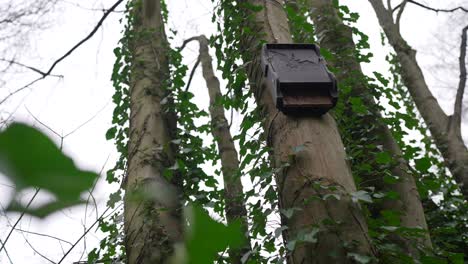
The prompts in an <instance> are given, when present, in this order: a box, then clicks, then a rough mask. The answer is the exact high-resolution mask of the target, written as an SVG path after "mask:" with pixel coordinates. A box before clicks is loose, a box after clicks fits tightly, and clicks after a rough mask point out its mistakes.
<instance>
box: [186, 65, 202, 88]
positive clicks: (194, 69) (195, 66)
mask: <svg viewBox="0 0 468 264" xmlns="http://www.w3.org/2000/svg"><path fill="white" fill-rule="evenodd" d="M199 64H200V57H198V58H197V61H196V62H195V65H193V69H192V72H190V77H189V79H188V82H187V86H186V87H185V91H186V92H187V91H188V89H189V88H190V84H191V83H192V79H193V76H194V75H195V71H196V70H197V67H198V65H199Z"/></svg>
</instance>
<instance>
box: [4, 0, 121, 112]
mask: <svg viewBox="0 0 468 264" xmlns="http://www.w3.org/2000/svg"><path fill="white" fill-rule="evenodd" d="M122 2H123V0H118V1H117V2H115V3H114V5H113V6H111V7H110V8H109V9H107V11H106V12H105V13H104V15H103V16H102V17H101V19H100V20H99V21H98V23H97V24H96V26H95V27H94V28H93V30H91V32H90V33H89V34H88V35H87V36H86V37H85V38H83V39H82V40H80V41H79V42H78V43H77V44H75V46H73V47H72V48H71V49H70V50H69V51H67V52H66V53H65V54H64V55H62V56H61V57H60V58H58V59H57V60H56V61H55V62H54V63H52V65H51V66H50V68H49V69H48V70H47V71H44V72H43V73H44V75H42V76H41V77H40V78H37V79H35V80H33V81H32V82H30V83H28V84H27V85H25V86H23V87H21V88H19V89H17V90H16V91H14V92H12V93H10V94H9V95H7V96H6V97H5V98H4V99H3V100H2V101H0V104H2V103H4V102H5V101H6V100H8V99H9V98H10V97H11V96H13V95H14V94H16V93H18V92H20V91H22V90H24V89H27V88H28V87H30V86H31V85H33V84H34V83H36V82H38V81H40V80H43V79H45V78H46V77H47V76H50V75H51V74H52V71H53V70H54V69H55V67H56V66H57V64H59V63H60V62H61V61H63V60H64V59H65V58H67V57H68V56H70V55H71V54H72V53H73V52H74V51H75V50H76V49H77V48H79V47H80V46H81V45H83V43H85V42H86V41H88V40H89V39H90V38H91V37H92V36H94V34H96V32H97V31H98V29H99V28H100V27H101V25H102V23H104V21H105V20H106V18H107V17H108V16H109V14H110V13H111V12H112V11H114V10H115V8H117V6H119V5H120V4H121V3H122Z"/></svg>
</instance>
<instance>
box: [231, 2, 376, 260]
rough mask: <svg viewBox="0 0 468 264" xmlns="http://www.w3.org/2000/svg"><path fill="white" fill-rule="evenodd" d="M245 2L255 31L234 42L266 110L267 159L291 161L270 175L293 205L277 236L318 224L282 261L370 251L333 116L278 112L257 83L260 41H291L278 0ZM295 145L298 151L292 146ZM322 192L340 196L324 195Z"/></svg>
mask: <svg viewBox="0 0 468 264" xmlns="http://www.w3.org/2000/svg"><path fill="white" fill-rule="evenodd" d="M245 2H247V3H249V4H253V5H255V6H260V7H262V10H261V11H259V12H252V11H249V10H246V14H248V15H247V16H248V19H247V21H251V20H249V19H252V20H254V21H251V22H252V23H250V24H248V25H246V26H248V27H250V29H251V30H252V32H258V34H259V35H258V36H256V37H255V36H254V37H252V36H247V35H244V36H243V39H242V41H241V42H242V43H241V45H242V46H241V47H238V48H239V49H240V50H243V60H244V62H245V63H248V67H247V72H248V77H249V79H250V84H251V88H252V89H253V91H254V93H255V94H256V100H257V103H258V104H259V105H260V106H261V107H262V109H263V113H264V114H265V116H266V120H267V121H266V122H265V123H264V128H265V131H266V133H267V142H268V145H269V147H271V148H272V150H273V151H272V152H273V153H272V159H273V164H274V166H276V167H280V166H281V165H282V164H284V163H287V162H290V157H291V156H293V157H294V162H293V163H292V164H291V165H290V166H289V167H287V168H286V169H284V170H283V171H282V172H281V173H279V174H278V175H277V178H276V181H277V185H278V190H279V206H280V209H281V210H288V209H293V208H295V209H296V210H294V214H293V215H292V216H291V217H290V218H287V217H282V222H283V223H282V224H283V225H286V226H287V227H288V229H287V230H286V231H285V232H283V238H284V240H285V242H293V241H295V240H299V239H298V237H299V236H300V234H305V233H309V232H313V231H314V228H320V232H319V233H318V235H317V238H318V240H317V241H316V242H311V241H305V240H304V241H302V242H298V243H297V244H296V246H295V248H294V250H292V252H290V253H289V254H288V263H352V262H353V261H352V258H351V255H350V253H357V254H361V255H367V256H374V252H373V249H372V246H371V244H370V239H369V237H368V234H367V224H366V222H365V219H364V217H363V214H362V211H361V208H360V206H359V204H358V203H354V202H353V201H352V200H351V199H350V193H352V192H355V191H356V186H355V183H354V180H353V178H352V176H351V173H350V170H349V168H348V165H347V163H346V161H345V152H344V147H343V143H342V141H341V138H340V135H339V133H338V131H337V127H336V123H335V120H334V119H333V118H332V117H331V116H330V115H329V114H325V115H324V116H322V117H293V116H287V115H284V114H283V113H282V112H280V111H278V110H277V109H276V107H275V104H274V101H273V99H272V96H271V93H270V92H269V91H268V90H267V89H266V87H265V86H264V85H262V69H261V66H260V49H259V48H260V41H261V40H262V39H264V40H266V41H267V42H269V43H291V42H292V41H291V35H290V33H289V28H288V21H287V18H286V14H285V13H284V10H283V2H282V1H264V0H250V1H242V2H241V6H242V3H245ZM247 23H248V22H247ZM298 146H300V147H301V151H294V148H295V147H298ZM317 185H320V186H321V187H318V188H317ZM326 187H335V188H336V190H335V189H334V188H326ZM327 194H334V195H337V196H339V198H340V199H338V200H336V199H333V198H329V199H326V197H327V196H325V195H327ZM314 198H318V199H314ZM331 223H335V224H331ZM336 223H340V224H339V225H337V224H336ZM345 245H347V247H346V248H345ZM332 255H333V256H332Z"/></svg>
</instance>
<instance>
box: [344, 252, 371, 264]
mask: <svg viewBox="0 0 468 264" xmlns="http://www.w3.org/2000/svg"><path fill="white" fill-rule="evenodd" d="M348 257H350V258H352V259H354V260H355V261H356V262H358V263H363V264H365V263H369V262H370V261H371V260H372V258H371V257H369V256H365V255H361V254H357V253H348Z"/></svg>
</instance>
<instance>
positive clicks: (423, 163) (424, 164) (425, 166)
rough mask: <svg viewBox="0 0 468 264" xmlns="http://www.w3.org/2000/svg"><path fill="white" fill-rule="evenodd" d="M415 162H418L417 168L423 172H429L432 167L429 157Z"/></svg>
mask: <svg viewBox="0 0 468 264" xmlns="http://www.w3.org/2000/svg"><path fill="white" fill-rule="evenodd" d="M415 163H416V169H417V170H418V171H421V172H427V171H428V170H429V168H430V167H431V161H430V160H429V158H428V157H424V158H421V159H416V160H415Z"/></svg>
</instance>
